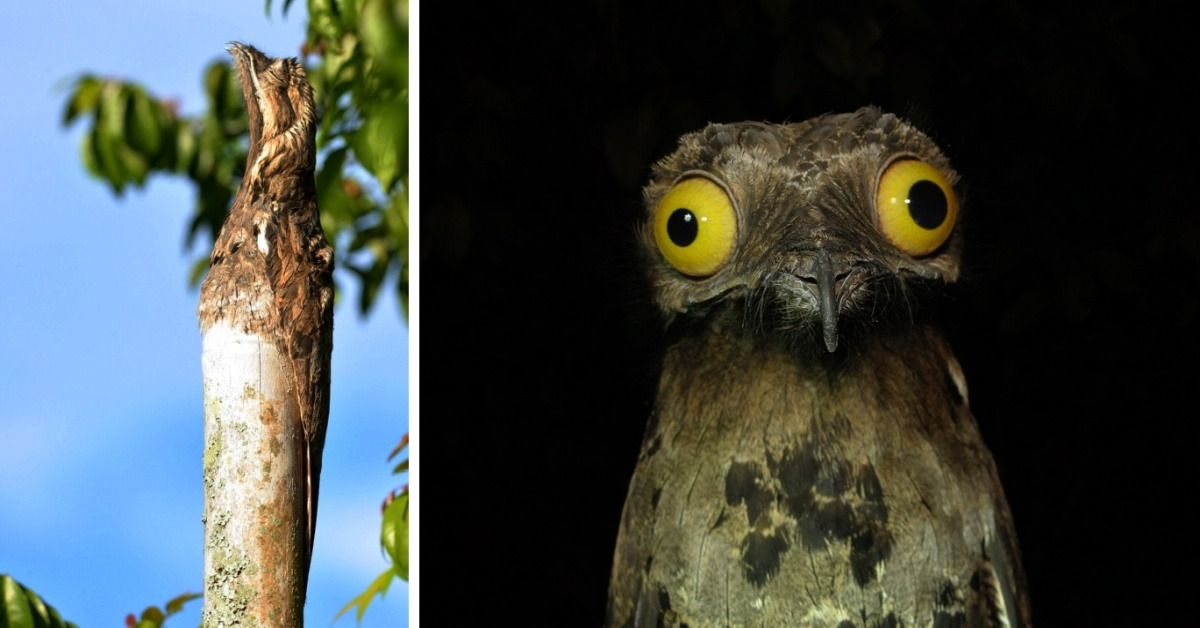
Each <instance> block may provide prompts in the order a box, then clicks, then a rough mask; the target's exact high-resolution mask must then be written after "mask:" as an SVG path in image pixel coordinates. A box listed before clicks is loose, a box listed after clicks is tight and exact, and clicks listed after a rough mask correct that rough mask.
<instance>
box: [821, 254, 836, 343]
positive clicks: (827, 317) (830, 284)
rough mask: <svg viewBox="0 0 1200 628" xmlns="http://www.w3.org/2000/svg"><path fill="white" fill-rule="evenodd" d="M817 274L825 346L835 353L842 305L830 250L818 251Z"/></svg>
mask: <svg viewBox="0 0 1200 628" xmlns="http://www.w3.org/2000/svg"><path fill="white" fill-rule="evenodd" d="M816 275H817V276H816V280H817V290H818V291H819V292H820V294H818V295H817V301H818V302H819V303H820V305H821V330H822V331H823V332H824V336H825V348H826V349H828V350H829V352H830V353H833V352H834V351H835V350H837V345H838V327H837V324H838V314H840V313H841V305H840V304H839V301H840V300H839V299H838V296H839V295H838V292H837V288H838V285H837V284H838V282H837V281H835V277H834V272H833V262H832V261H831V260H830V259H829V252H828V251H826V250H824V249H821V250H820V251H818V252H817V267H816Z"/></svg>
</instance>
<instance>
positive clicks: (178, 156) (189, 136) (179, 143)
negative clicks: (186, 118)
mask: <svg viewBox="0 0 1200 628" xmlns="http://www.w3.org/2000/svg"><path fill="white" fill-rule="evenodd" d="M199 151H200V141H199V139H197V138H196V132H195V131H194V130H192V127H191V125H189V124H177V125H176V126H175V163H174V164H172V165H171V169H172V170H174V171H175V172H179V173H187V172H190V171H191V170H192V166H193V164H195V162H196V155H197V153H199Z"/></svg>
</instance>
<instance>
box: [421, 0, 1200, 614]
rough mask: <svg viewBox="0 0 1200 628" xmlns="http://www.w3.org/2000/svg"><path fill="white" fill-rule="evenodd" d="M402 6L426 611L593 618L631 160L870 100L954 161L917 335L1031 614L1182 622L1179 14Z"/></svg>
mask: <svg viewBox="0 0 1200 628" xmlns="http://www.w3.org/2000/svg"><path fill="white" fill-rule="evenodd" d="M643 4H651V3H642V2H621V1H617V0H613V1H607V2H587V1H583V2H560V3H555V4H553V5H551V4H544V5H543V4H542V3H519V2H488V3H482V2H480V3H473V4H472V3H467V4H464V3H449V2H447V3H435V2H426V3H423V5H422V7H421V11H422V12H421V14H420V37H421V39H420V64H421V65H420V88H419V89H420V91H419V99H420V133H421V135H420V147H419V151H420V153H419V155H420V161H419V186H420V192H419V193H420V206H419V212H420V232H419V234H418V237H419V239H420V258H419V260H418V262H417V263H418V264H419V289H420V292H419V304H418V308H419V334H420V358H419V366H418V368H419V370H420V410H419V411H420V415H419V434H418V438H419V439H420V443H419V447H420V460H419V464H420V479H419V487H418V489H417V490H419V491H420V497H419V499H420V505H421V510H420V517H421V519H420V539H419V542H420V545H421V571H420V578H421V583H420V591H421V595H422V600H421V608H422V610H423V611H424V612H423V613H422V614H423V615H424V616H425V619H426V621H433V620H437V621H436V622H435V623H438V624H439V625H440V624H441V623H443V622H446V621H451V622H453V623H454V624H456V625H457V624H460V623H461V622H464V621H487V620H494V621H497V622H499V621H501V620H505V621H517V622H530V625H541V624H548V625H578V626H597V625H599V624H600V623H601V622H602V620H603V613H604V603H605V594H606V588H607V582H608V570H609V565H610V562H611V558H612V551H613V543H614V541H615V537H616V532H617V525H618V520H619V517H620V512H621V505H622V502H623V500H624V497H625V491H626V487H627V485H628V481H629V478H630V474H631V472H632V470H633V465H634V461H635V458H636V455H637V451H638V448H639V445H640V440H641V434H642V430H643V428H644V425H645V420H646V417H647V413H648V411H649V408H650V404H651V402H652V398H653V391H654V385H655V378H656V375H657V373H656V369H657V361H656V360H657V356H658V352H659V350H660V348H661V347H660V333H659V329H660V326H659V321H658V319H657V313H656V312H655V311H654V310H653V309H652V307H651V305H650V303H649V301H648V293H647V292H646V287H645V285H644V284H643V283H642V277H641V275H640V273H639V272H638V270H637V267H636V259H637V258H636V256H635V254H634V251H635V246H636V245H635V241H634V239H633V232H634V231H633V230H634V225H635V224H636V222H637V220H638V219H639V218H640V216H641V212H642V208H641V205H640V202H641V199H640V187H641V186H642V185H643V184H644V183H645V181H646V178H647V176H648V173H649V167H650V164H651V163H652V162H653V161H654V160H656V159H658V158H660V157H662V156H664V155H666V154H667V153H669V152H671V151H672V150H673V149H674V147H675V142H676V140H677V138H678V137H679V136H680V135H682V134H683V133H686V132H689V131H693V130H696V129H699V128H701V127H702V126H704V125H705V124H706V123H707V122H710V121H713V122H732V121H741V120H766V121H773V122H783V121H799V120H803V119H805V118H808V117H811V116H814V115H819V114H822V113H827V112H840V111H851V110H854V109H856V108H858V107H860V106H862V105H866V104H876V105H879V106H882V107H883V108H885V109H887V110H891V111H893V112H896V113H898V114H900V115H902V116H904V117H906V118H909V119H910V120H912V121H914V122H915V123H917V124H918V126H920V127H921V128H923V129H924V130H926V131H927V132H928V133H929V134H930V135H931V136H932V137H934V138H935V140H936V141H937V142H938V143H939V144H940V145H941V146H942V148H943V150H944V151H945V152H946V153H947V154H948V155H949V156H950V159H951V162H952V163H953V165H954V166H955V168H956V169H957V170H958V171H959V173H960V174H961V175H962V177H963V180H964V185H963V187H962V194H963V197H964V199H965V205H964V207H965V209H964V214H963V215H964V219H963V220H964V222H963V223H960V224H961V225H962V227H961V228H965V229H967V233H966V241H967V250H966V260H967V261H966V263H967V267H966V275H965V277H964V278H963V280H962V282H961V285H959V286H957V287H956V288H955V290H954V293H953V294H954V295H955V296H954V300H953V305H952V307H951V308H950V311H949V312H948V313H947V315H946V318H947V331H948V333H949V335H950V339H951V342H952V345H953V346H954V347H955V350H956V352H957V353H958V356H959V359H960V361H961V363H962V365H963V368H964V370H965V371H966V374H967V379H968V381H969V383H970V391H971V405H972V407H973V409H974V411H975V414H976V416H977V418H978V421H979V424H980V427H981V429H982V431H983V433H984V437H985V439H986V441H987V443H988V445H989V446H990V448H991V449H992V451H993V453H994V455H995V458H996V460H997V464H998V465H999V468H1000V472H1001V476H1002V479H1003V481H1004V483H1005V486H1006V490H1007V494H1008V497H1009V501H1010V503H1011V506H1012V510H1013V513H1014V517H1015V520H1016V525H1017V531H1018V535H1019V537H1020V542H1021V544H1022V549H1023V552H1024V555H1025V564H1026V571H1027V572H1028V578H1029V583H1030V587H1031V591H1032V599H1033V604H1034V619H1035V622H1037V623H1038V624H1040V625H1080V624H1085V623H1091V622H1093V621H1095V622H1098V623H1102V624H1108V625H1121V624H1126V623H1131V624H1138V625H1147V624H1149V623H1151V622H1152V621H1155V620H1166V619H1170V618H1173V617H1193V616H1195V611H1194V610H1193V609H1192V608H1191V602H1192V600H1193V598H1194V597H1195V594H1194V590H1195V587H1194V585H1195V584H1196V576H1195V573H1196V568H1195V557H1196V555H1197V553H1196V549H1197V548H1196V536H1197V534H1198V533H1200V526H1197V524H1196V518H1195V517H1194V516H1192V515H1190V514H1188V513H1190V511H1191V510H1192V509H1193V508H1195V497H1194V495H1195V489H1194V484H1195V479H1196V472H1195V471H1194V467H1193V466H1192V461H1193V460H1194V458H1195V456H1196V444H1197V438H1196V429H1195V427H1194V424H1195V421H1196V420H1197V418H1198V416H1200V413H1197V411H1196V404H1195V402H1194V401H1193V398H1194V396H1193V392H1194V391H1195V390H1196V388H1197V385H1198V384H1200V379H1198V378H1197V375H1198V373H1200V369H1197V368H1196V362H1195V356H1196V355H1197V352H1196V349H1197V347H1198V343H1197V336H1198V334H1197V327H1198V325H1200V212H1198V211H1197V207H1196V202H1197V194H1196V191H1195V190H1196V179H1197V177H1196V169H1195V164H1194V161H1193V159H1192V157H1191V153H1192V151H1193V150H1194V149H1195V147H1196V145H1197V139H1198V133H1197V128H1198V120H1200V116H1197V112H1196V103H1197V102H1198V100H1197V99H1196V98H1194V97H1188V96H1186V95H1185V93H1186V91H1187V86H1188V85H1191V84H1195V83H1197V82H1198V79H1200V75H1198V73H1197V72H1196V68H1195V66H1194V64H1193V58H1194V56H1195V50H1194V47H1193V46H1192V45H1191V44H1190V43H1189V39H1190V38H1192V37H1193V34H1192V33H1191V32H1190V31H1189V26H1188V25H1189V24H1190V20H1187V19H1183V17H1182V16H1181V15H1176V14H1171V13H1169V12H1164V11H1163V10H1162V8H1161V7H1157V6H1156V5H1152V4H1149V3H1141V4H1134V3H1128V4H1127V5H1126V4H1120V5H1118V4H1107V5H1105V4H1100V3H1079V4H1077V5H1075V6H1069V5H1057V6H1056V8H1054V9H1035V8H1033V7H1034V6H1036V4H1033V5H1030V6H1024V5H1021V4H1017V3H1012V2H998V3H980V2H964V3H958V4H956V5H954V6H951V7H935V6H934V5H924V4H920V3H917V2H903V1H892V2H888V1H882V2H866V3H837V2H832V3H831V2H824V3H817V2H794V3H788V2H780V1H774V2H772V1H759V2H754V1H734V0H730V1H728V2H719V3H680V4H679V5H678V6H674V7H667V6H659V5H655V6H653V7H648V8H647V7H642V5H643Z"/></svg>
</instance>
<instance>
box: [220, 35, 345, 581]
mask: <svg viewBox="0 0 1200 628" xmlns="http://www.w3.org/2000/svg"><path fill="white" fill-rule="evenodd" d="M229 52H230V54H231V55H232V56H233V61H234V70H235V71H236V74H237V77H238V80H239V82H240V83H241V87H242V92H243V94H244V95H245V101H246V115H247V118H248V124H249V134H250V148H249V153H248V155H247V160H246V171H245V173H244V174H243V175H242V184H241V187H240V188H239V189H238V193H237V196H236V198H235V199H234V203H233V207H232V208H230V210H229V215H228V216H227V217H226V219H225V224H224V225H223V226H222V227H221V232H220V235H219V236H218V237H217V241H216V243H215V244H214V246H213V252H212V257H211V258H210V269H209V272H208V275H207V276H206V277H205V280H204V283H203V285H202V287H201V293H200V307H199V316H200V321H201V327H202V329H207V328H208V327H209V326H211V325H212V324H213V323H214V322H217V321H222V322H225V323H232V324H234V325H235V326H237V327H239V328H240V330H241V331H242V332H244V333H247V334H254V335H256V336H262V337H265V338H267V339H268V340H269V342H270V343H271V344H273V345H274V346H275V347H277V348H278V352H279V354H280V355H282V356H284V361H285V362H286V364H285V365H284V369H283V370H284V371H285V379H286V384H287V388H288V389H289V390H290V391H291V392H292V394H293V395H294V397H295V399H294V403H295V407H296V409H297V414H298V416H299V422H300V432H301V433H300V435H299V437H300V438H302V440H303V442H302V443H300V447H298V448H297V449H298V450H300V451H302V452H303V459H302V460H301V467H302V468H303V469H304V473H303V476H304V477H303V478H302V480H303V484H304V486H303V487H301V489H302V491H303V492H304V493H305V500H304V501H305V502H306V506H307V508H306V510H307V513H306V514H307V518H308V521H307V524H306V525H305V526H304V527H305V528H306V533H305V534H306V538H305V539H303V541H304V542H305V543H306V545H307V552H308V554H307V557H306V558H307V560H306V561H305V563H304V573H305V574H307V571H308V564H309V563H308V561H311V558H312V547H313V538H314V533H315V529H316V518H317V495H318V486H319V481H320V474H321V453H322V450H323V449H324V446H325V430H326V425H327V421H328V418H329V397H328V394H329V362H330V356H331V351H332V348H333V249H332V248H331V247H330V245H329V242H328V241H327V240H326V238H325V232H324V231H323V230H322V228H321V217H320V213H319V212H318V209H317V190H316V183H315V180H314V169H315V166H316V139H315V134H316V127H317V122H318V119H317V113H316V108H315V106H314V102H313V93H312V87H311V86H310V84H309V82H308V78H307V77H306V75H305V72H304V68H303V66H301V65H300V63H299V62H298V61H297V60H296V59H292V58H272V57H268V56H266V55H264V54H263V53H262V52H259V51H258V50H257V49H255V48H254V47H253V46H249V45H245V44H241V43H233V44H230V46H229ZM300 594H301V597H303V587H302V588H301V591H300Z"/></svg>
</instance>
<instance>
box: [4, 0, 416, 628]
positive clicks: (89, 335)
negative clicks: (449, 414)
mask: <svg viewBox="0 0 1200 628" xmlns="http://www.w3.org/2000/svg"><path fill="white" fill-rule="evenodd" d="M279 4H281V3H279V2H277V3H276V5H277V6H276V11H275V12H274V14H273V15H272V16H271V17H267V16H265V15H264V10H263V3H262V2H259V1H255V0H239V1H235V0H219V1H213V2H203V3H199V2H186V3H185V2H163V1H161V0H154V1H151V0H137V1H127V2H121V3H93V2H83V1H79V0H71V1H63V2H47V3H30V2H23V3H5V7H4V15H3V18H2V19H0V58H4V59H6V60H8V62H7V63H6V64H5V73H4V74H5V76H4V82H5V89H4V95H3V96H0V112H2V113H3V120H4V122H5V138H6V141H5V143H4V146H3V149H0V180H2V181H3V184H4V185H3V189H4V191H5V192H4V194H3V195H0V225H3V227H4V229H5V235H4V237H3V243H2V244H0V256H2V257H0V259H3V271H2V272H0V573H9V574H11V575H12V576H14V577H15V578H17V579H18V580H20V581H21V582H22V583H24V584H25V585H27V586H29V587H31V588H32V589H34V590H35V591H37V592H38V593H39V594H40V595H42V597H43V598H44V599H45V600H46V601H47V602H49V603H50V604H52V605H54V606H55V607H56V608H58V610H59V611H60V613H61V614H62V615H63V617H64V619H68V620H71V621H74V622H76V623H78V624H79V625H80V626H82V627H83V628H88V627H90V626H119V625H123V619H124V617H125V615H126V614H127V613H130V612H133V613H140V611H141V610H142V609H143V608H144V607H145V606H147V605H150V604H155V605H162V604H163V603H164V602H166V601H167V600H168V599H170V598H172V597H174V596H176V595H178V594H180V593H183V592H185V591H199V590H200V589H201V587H202V579H203V526H202V524H201V521H200V517H201V515H202V513H203V492H202V486H201V475H200V458H201V450H202V446H203V411H202V402H201V377H200V335H199V330H198V328H197V324H196V316H195V308H196V301H197V298H198V294H197V292H196V291H195V290H192V289H191V288H189V287H188V286H187V282H186V276H187V270H188V268H189V266H190V264H191V262H192V260H194V259H195V257H196V256H197V255H200V254H203V253H206V251H205V250H203V249H204V248H205V247H207V246H208V243H207V242H198V243H197V248H195V249H192V250H187V249H185V246H184V228H185V225H186V221H187V220H188V218H189V216H190V213H191V210H192V204H193V200H192V191H191V188H190V187H189V186H188V185H187V184H185V183H183V182H181V181H176V180H170V179H165V178H155V179H151V181H150V182H149V184H148V185H147V187H146V188H145V189H144V190H135V191H133V192H132V193H127V194H126V195H125V197H124V198H123V199H118V198H115V197H114V196H113V194H112V193H111V192H110V191H109V189H108V187H107V186H105V185H104V184H102V183H100V182H98V181H96V180H93V179H91V178H89V177H88V175H87V174H86V173H85V172H84V170H83V167H82V165H81V163H80V161H79V157H78V154H79V153H78V146H79V138H80V136H81V133H82V128H83V127H82V125H80V126H78V127H76V128H73V129H70V130H67V129H64V128H62V127H61V125H60V120H61V112H62V105H63V102H64V99H65V96H66V87H67V85H68V84H69V82H70V78H71V77H72V76H74V75H75V74H76V73H78V72H80V71H84V70H89V71H94V72H96V73H98V74H101V75H107V76H114V77H124V78H131V79H136V80H138V81H140V82H142V83H143V84H145V85H146V86H147V87H148V88H149V89H150V90H151V92H152V93H154V94H156V95H158V96H161V97H171V98H175V99H178V100H179V101H180V104H181V108H182V111H183V112H184V113H195V112H197V111H199V110H200V109H201V108H202V107H203V96H202V90H201V84H200V82H201V71H202V69H203V68H204V66H205V65H206V64H207V63H208V62H209V61H211V60H212V59H214V58H217V57H220V56H222V55H225V54H226V53H225V51H224V47H225V44H226V43H227V42H229V41H231V40H239V41H244V42H247V43H251V44H253V45H255V46H257V47H258V48H260V49H262V50H264V51H265V52H267V53H268V54H271V55H274V56H285V55H295V54H296V53H297V51H298V49H299V46H300V43H301V41H302V40H303V31H304V17H305V15H304V3H303V2H296V3H295V5H294V6H293V8H292V11H291V14H290V15H289V16H288V17H287V18H283V17H282V16H280V15H279V13H278V5H279ZM339 279H340V281H341V285H342V286H343V287H344V288H346V293H345V294H344V296H345V297H349V298H346V299H344V301H343V302H342V303H341V304H340V305H339V307H338V309H337V311H336V314H335V317H336V321H337V322H336V324H335V333H334V353H333V391H332V397H331V405H332V408H331V411H330V427H329V434H328V443H327V445H326V450H325V469H324V475H323V479H322V483H321V511H320V515H319V518H318V527H317V540H316V548H315V552H314V558H313V566H312V581H311V582H310V586H309V597H308V604H307V607H306V610H305V616H306V620H307V622H308V623H309V624H310V625H313V626H323V625H325V626H327V625H329V624H330V622H331V621H332V619H333V616H334V614H335V613H336V612H337V611H338V609H339V608H341V606H342V605H343V604H345V603H346V602H347V601H348V600H349V599H350V598H352V597H353V596H355V595H357V594H358V593H359V592H360V591H361V590H362V589H363V588H365V587H366V585H367V584H368V583H370V582H371V580H372V579H373V578H374V577H375V576H376V575H377V574H378V573H379V572H381V571H382V570H383V569H385V568H386V567H387V563H386V561H385V559H384V558H383V557H382V556H381V554H380V549H379V543H378V535H379V527H378V526H379V516H380V511H379V507H380V502H381V500H382V499H383V497H384V496H385V495H386V493H387V492H388V491H389V490H390V489H392V488H394V487H395V486H397V485H398V481H400V480H399V478H396V477H395V476H392V475H391V473H390V470H391V464H390V463H388V461H387V460H386V456H387V453H388V452H389V451H390V450H391V448H392V447H393V446H394V445H395V443H396V442H397V441H398V439H399V437H400V435H401V434H403V433H404V432H405V431H407V430H408V412H407V407H408V386H407V381H408V362H409V360H408V333H407V330H406V326H405V324H404V322H403V320H402V317H401V315H400V311H399V306H398V304H397V303H396V301H395V299H394V298H392V297H391V295H390V294H389V295H388V297H387V299H386V300H385V301H383V302H381V303H380V304H379V305H378V306H377V308H376V310H375V311H374V312H373V313H372V314H371V315H370V316H369V317H367V318H365V319H363V318H361V317H360V316H359V315H358V313H357V311H356V309H355V307H354V301H355V300H356V286H355V285H354V283H353V282H352V281H349V280H347V277H346V276H345V275H339ZM407 615H408V588H407V586H406V585H404V584H403V583H397V584H396V585H394V586H393V588H392V590H391V591H390V592H389V594H388V596H387V597H386V598H384V599H382V600H380V599H376V601H375V602H374V603H373V604H372V606H371V608H370V609H369V610H368V611H367V614H366V616H365V617H364V620H363V623H362V624H361V625H362V626H367V627H370V626H400V625H406V624H407ZM199 620H200V602H199V601H198V600H197V601H195V602H192V603H191V604H190V605H189V608H188V610H186V611H185V612H184V613H183V614H181V615H180V616H177V617H173V618H172V619H171V620H169V621H168V622H167V626H176V627H181V626H196V625H198V623H199ZM336 625H338V626H353V625H354V619H353V616H352V614H351V615H348V616H345V617H343V618H342V619H341V620H340V621H339V622H338V623H337V624H336Z"/></svg>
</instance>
